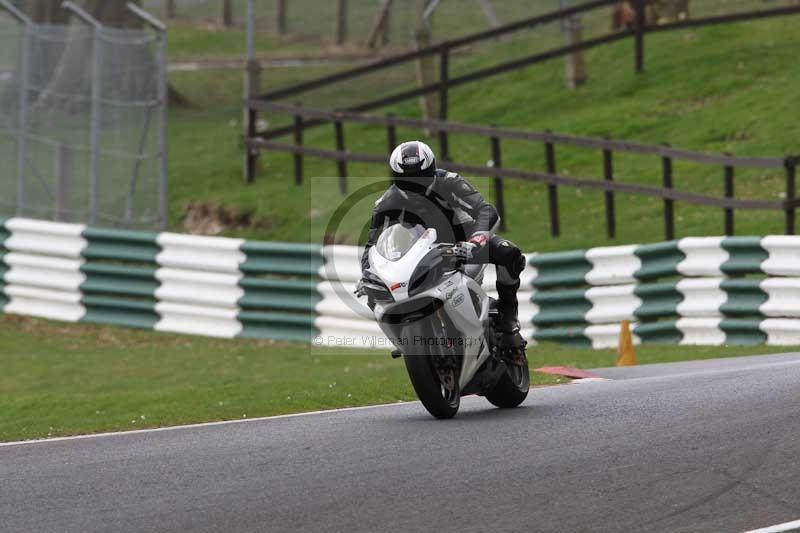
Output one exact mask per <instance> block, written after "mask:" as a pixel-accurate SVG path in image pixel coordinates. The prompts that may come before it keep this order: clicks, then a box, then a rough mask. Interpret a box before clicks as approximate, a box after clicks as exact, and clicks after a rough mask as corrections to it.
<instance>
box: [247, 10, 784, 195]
mask: <svg viewBox="0 0 800 533" xmlns="http://www.w3.org/2000/svg"><path fill="white" fill-rule="evenodd" d="M617 3H618V0H594V1H590V2H586V3H583V4H581V5H578V6H575V7H571V8H567V9H563V10H559V11H554V12H551V13H547V14H545V15H539V16H535V17H530V18H527V19H523V20H519V21H517V22H513V23H510V24H506V25H504V26H500V27H498V28H494V29H492V30H488V31H484V32H480V33H476V34H473V35H468V36H465V37H462V38H457V39H452V40H449V41H443V42H441V43H438V44H435V45H433V46H430V47H427V48H422V49H420V50H416V51H411V52H406V53H403V54H399V55H396V56H393V57H389V58H386V59H383V60H380V61H377V62H374V63H370V64H367V65H362V66H359V67H355V68H352V69H348V70H345V71H342V72H337V73H335V74H331V75H328V76H324V77H321V78H317V79H313V80H309V81H305V82H301V83H297V84H295V85H292V86H289V87H284V88H281V89H277V90H275V91H270V92H267V93H264V94H261V95H251V96H252V98H251V99H250V100H249V104H248V106H249V110H250V111H251V112H252V113H249V114H250V115H251V116H250V119H251V120H252V121H253V127H252V130H251V134H249V136H251V137H252V136H256V131H255V122H254V121H255V120H257V119H258V117H257V112H256V111H255V110H254V105H255V102H257V101H262V102H270V101H271V102H274V101H275V100H279V99H282V98H287V97H292V98H298V97H299V96H300V95H302V94H303V93H305V92H308V91H312V90H315V89H320V88H323V87H328V86H330V85H333V84H336V83H340V82H342V81H346V80H352V79H355V78H358V77H359V76H363V75H366V74H373V73H376V72H379V71H382V70H385V69H388V68H391V67H396V66H398V65H401V64H405V63H409V62H414V61H418V60H420V59H421V58H424V57H428V56H432V55H434V56H438V57H439V65H440V69H439V70H440V73H439V81H438V82H436V83H428V84H426V85H423V86H420V87H415V88H413V89H408V90H405V91H402V92H399V93H395V94H391V95H388V96H383V97H381V98H378V99H375V100H370V101H367V102H362V103H360V104H358V105H354V106H351V107H349V108H347V111H356V112H358V111H371V110H375V109H379V108H382V107H386V106H389V105H393V104H396V103H399V102H404V101H407V100H411V99H413V98H417V97H419V96H423V95H426V94H431V93H438V95H439V106H438V107H439V117H438V118H439V119H440V120H446V119H447V116H448V102H449V95H448V93H449V90H450V89H451V88H453V87H457V86H460V85H464V84H467V83H471V82H474V81H478V80H481V79H485V78H488V77H491V76H496V75H499V74H503V73H506V72H510V71H513V70H518V69H521V68H524V67H527V66H531V65H534V64H537V63H542V62H544V61H548V60H550V59H555V58H558V57H563V56H567V55H571V54H574V53H576V52H580V51H583V50H587V49H590V48H594V47H597V46H601V45H604V44H610V43H612V42H616V41H620V40H624V39H627V38H629V37H633V38H634V41H635V46H634V64H635V69H636V71H637V72H642V71H643V70H644V67H645V53H644V52H645V35H646V34H647V33H651V32H663V31H672V30H680V29H685V28H692V27H701V26H710V25H717V24H729V23H733V22H742V21H748V20H758V19H763V18H771V17H780V16H785V15H796V14H800V5H797V6H785V7H778V8H771V9H758V10H751V11H746V12H742V13H733V14H728V15H719V16H708V17H702V18H697V19H690V20H682V21H676V22H671V23H666V24H661V25H648V24H646V20H645V16H644V13H645V0H634V6H635V8H636V15H637V16H636V19H635V20H636V22H635V24H634V27H633V29H628V30H621V31H617V32H613V33H610V34H608V35H602V36H599V37H595V38H592V39H587V40H584V41H582V42H579V43H575V44H570V45H567V46H562V47H558V48H554V49H551V50H548V51H545V52H540V53H536V54H530V55H527V56H524V57H521V58H517V59H514V60H511V61H506V62H503V63H500V64H497V65H493V66H490V67H485V68H482V69H479V70H476V71H473V72H469V73H467V74H462V75H460V76H456V77H451V76H450V75H449V64H450V56H451V54H452V52H453V50H456V49H458V48H462V47H464V46H466V45H470V44H474V43H478V42H482V41H487V40H490V39H495V38H498V37H502V36H505V35H508V34H511V33H514V32H517V31H519V30H522V29H525V28H533V27H536V26H541V25H545V24H548V23H552V22H556V21H562V22H564V21H568V20H570V18H571V17H574V16H579V15H582V14H585V13H589V12H591V11H594V10H597V9H601V8H605V7H610V6H613V5H615V4H617ZM322 124H324V121H322V120H319V119H316V120H312V121H309V122H307V123H305V124H304V128H310V127H315V126H319V125H322ZM293 131H294V129H293V127H292V126H285V127H280V128H276V129H274V130H271V131H266V132H262V133H259V134H257V136H260V137H263V138H265V139H272V138H275V137H280V136H283V135H286V134H288V133H291V132H293ZM440 148H441V149H440V154H441V155H442V156H443V157H444V158H447V156H449V153H448V150H447V146H446V139H443V142H442V146H441V147H440ZM256 156H257V154H252V157H256ZM254 169H255V164H254V162H249V163H248V169H247V176H246V177H247V180H248V181H250V180H252V179H253V177H254V174H253V173H252V171H253V170H254Z"/></svg>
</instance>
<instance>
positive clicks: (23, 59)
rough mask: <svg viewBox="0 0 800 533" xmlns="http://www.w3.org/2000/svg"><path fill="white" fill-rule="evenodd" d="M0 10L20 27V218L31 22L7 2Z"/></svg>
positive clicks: (1, 0)
mask: <svg viewBox="0 0 800 533" xmlns="http://www.w3.org/2000/svg"><path fill="white" fill-rule="evenodd" d="M0 8H2V9H4V10H6V11H7V12H8V13H9V14H10V15H11V16H12V17H14V19H16V20H17V22H19V24H20V25H21V30H20V31H21V33H22V46H21V47H20V54H19V95H18V96H19V101H18V105H19V110H18V111H17V138H16V141H17V195H16V203H17V205H16V210H15V212H16V214H17V216H22V215H23V214H24V209H25V166H26V161H27V159H28V76H29V73H30V32H31V27H32V25H31V20H30V19H29V18H28V17H27V16H26V15H25V14H24V13H23V12H22V11H20V10H19V9H17V8H16V7H15V6H14V4H12V3H10V2H8V0H0Z"/></svg>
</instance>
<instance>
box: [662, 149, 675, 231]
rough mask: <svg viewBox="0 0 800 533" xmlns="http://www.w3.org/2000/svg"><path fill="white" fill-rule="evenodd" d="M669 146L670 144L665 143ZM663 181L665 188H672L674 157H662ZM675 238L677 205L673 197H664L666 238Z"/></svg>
mask: <svg viewBox="0 0 800 533" xmlns="http://www.w3.org/2000/svg"><path fill="white" fill-rule="evenodd" d="M664 146H665V147H667V148H669V145H668V144H665V145H664ZM661 175H662V183H663V185H664V188H665V189H672V158H671V157H669V156H662V157H661ZM674 238H675V206H674V200H672V198H664V239H665V240H667V241H671V240H672V239H674Z"/></svg>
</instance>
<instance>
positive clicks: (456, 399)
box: [403, 355, 461, 419]
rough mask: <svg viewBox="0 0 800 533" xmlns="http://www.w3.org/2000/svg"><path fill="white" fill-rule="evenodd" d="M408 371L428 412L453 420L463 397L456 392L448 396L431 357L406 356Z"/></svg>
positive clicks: (437, 416) (415, 389)
mask: <svg viewBox="0 0 800 533" xmlns="http://www.w3.org/2000/svg"><path fill="white" fill-rule="evenodd" d="M403 360H404V361H405V362H406V370H407V371H408V377H409V378H410V379H411V384H412V385H413V386H414V391H415V392H416V393H417V397H418V398H419V400H420V401H421V402H422V405H424V406H425V409H427V410H428V412H429V413H430V414H431V415H433V416H435V417H436V418H441V419H445V418H453V417H454V416H456V413H457V412H458V407H459V406H460V405H461V395H460V394H459V391H458V385H457V384H456V390H455V392H454V393H452V394H448V393H447V391H446V389H445V388H444V386H443V385H442V383H441V381H440V380H439V376H438V375H437V374H436V371H435V370H434V369H433V362H432V361H431V357H430V356H429V355H405V356H403Z"/></svg>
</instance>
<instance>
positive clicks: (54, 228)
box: [0, 218, 323, 341]
mask: <svg viewBox="0 0 800 533" xmlns="http://www.w3.org/2000/svg"><path fill="white" fill-rule="evenodd" d="M322 261H323V259H322V257H321V253H320V247H318V246H312V245H299V244H283V243H249V242H245V241H243V240H241V239H228V238H219V237H199V236H193V235H181V234H174V233H159V234H156V233H146V232H131V231H120V230H108V229H97V228H89V227H86V226H84V225H80V224H61V223H54V222H45V221H39V220H30V219H22V218H12V219H7V220H3V221H0V274H2V281H0V304H2V311H3V312H6V313H17V314H23V315H32V316H38V317H44V318H50V319H54V320H63V321H68V322H91V323H101V324H115V325H123V326H131V327H139V328H148V329H155V330H158V331H170V332H177V333H189V334H196V335H207V336H214V337H250V338H270V339H282V340H295V341H309V340H310V339H311V338H312V337H314V336H315V335H317V333H318V330H317V329H316V328H315V326H314V321H315V318H316V314H315V311H314V305H315V304H316V302H317V301H319V299H320V298H321V297H320V295H319V293H318V292H317V290H316V288H317V285H318V277H317V271H318V269H319V267H320V265H321V264H322ZM290 277H291V279H289V278H290Z"/></svg>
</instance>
